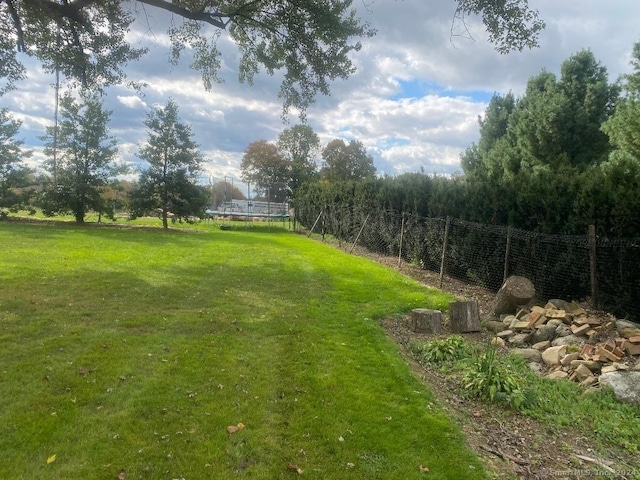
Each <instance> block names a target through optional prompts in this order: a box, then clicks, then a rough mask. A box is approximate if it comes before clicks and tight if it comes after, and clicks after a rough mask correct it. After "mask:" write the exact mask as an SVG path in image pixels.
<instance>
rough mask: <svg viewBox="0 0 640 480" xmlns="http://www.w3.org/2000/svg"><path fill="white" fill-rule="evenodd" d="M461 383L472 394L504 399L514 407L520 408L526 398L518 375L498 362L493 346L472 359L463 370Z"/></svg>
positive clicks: (486, 397)
mask: <svg viewBox="0 0 640 480" xmlns="http://www.w3.org/2000/svg"><path fill="white" fill-rule="evenodd" d="M463 383H464V388H465V390H466V391H468V392H469V393H470V394H471V395H472V396H476V397H480V398H485V399H488V400H490V401H492V402H498V401H504V402H506V403H508V404H509V405H511V406H512V407H514V408H515V409H520V408H521V407H522V406H523V405H524V404H525V400H526V399H527V396H526V395H525V393H524V390H523V387H522V385H521V381H520V379H519V377H518V376H517V375H516V374H515V373H514V372H513V371H512V370H510V369H508V368H506V367H505V366H504V365H502V364H501V363H500V362H499V360H498V356H497V349H496V348H495V347H490V348H488V349H487V350H486V351H484V352H483V353H481V354H480V355H479V356H478V357H477V358H475V359H474V361H473V362H472V363H471V366H470V367H468V368H467V369H466V371H465V372H464V375H463Z"/></svg>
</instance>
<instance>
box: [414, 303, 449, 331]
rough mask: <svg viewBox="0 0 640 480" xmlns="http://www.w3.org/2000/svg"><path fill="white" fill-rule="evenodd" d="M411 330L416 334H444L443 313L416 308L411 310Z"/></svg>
mask: <svg viewBox="0 0 640 480" xmlns="http://www.w3.org/2000/svg"><path fill="white" fill-rule="evenodd" d="M411 330H413V331H414V332H416V333H442V312H441V311H440V310H429V309H428V308H414V309H413V310H411Z"/></svg>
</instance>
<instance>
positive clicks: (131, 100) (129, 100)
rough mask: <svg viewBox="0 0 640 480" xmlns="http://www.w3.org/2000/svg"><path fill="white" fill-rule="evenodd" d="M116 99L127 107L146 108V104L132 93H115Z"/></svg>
mask: <svg viewBox="0 0 640 480" xmlns="http://www.w3.org/2000/svg"><path fill="white" fill-rule="evenodd" d="M117 98H118V101H119V102H120V103H121V104H122V105H124V106H125V107H127V108H134V109H135V108H138V107H142V108H147V104H146V103H145V102H144V100H142V99H141V98H140V97H136V96H133V95H117Z"/></svg>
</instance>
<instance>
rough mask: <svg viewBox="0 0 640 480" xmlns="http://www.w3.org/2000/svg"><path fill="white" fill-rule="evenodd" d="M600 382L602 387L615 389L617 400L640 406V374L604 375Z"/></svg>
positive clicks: (625, 372)
mask: <svg viewBox="0 0 640 480" xmlns="http://www.w3.org/2000/svg"><path fill="white" fill-rule="evenodd" d="M599 380H600V385H601V386H603V387H610V388H611V389H613V393H614V394H615V396H616V398H617V399H618V400H620V401H621V402H625V403H639V404H640V372H629V371H617V372H609V373H603V374H602V375H600V379H599Z"/></svg>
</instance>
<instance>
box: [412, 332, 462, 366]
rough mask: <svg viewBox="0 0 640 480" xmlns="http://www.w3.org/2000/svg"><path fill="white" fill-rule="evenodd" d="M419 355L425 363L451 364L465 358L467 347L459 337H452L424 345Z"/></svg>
mask: <svg viewBox="0 0 640 480" xmlns="http://www.w3.org/2000/svg"><path fill="white" fill-rule="evenodd" d="M421 353H422V358H421V360H422V361H423V362H425V363H443V362H451V361H455V360H460V359H461V358H464V357H466V356H467V355H468V354H469V346H468V344H467V342H466V341H465V339H464V338H462V337H461V336H460V335H452V336H451V337H447V338H443V339H436V340H432V341H430V342H428V343H426V344H425V345H424V347H423V349H422V352H421Z"/></svg>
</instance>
